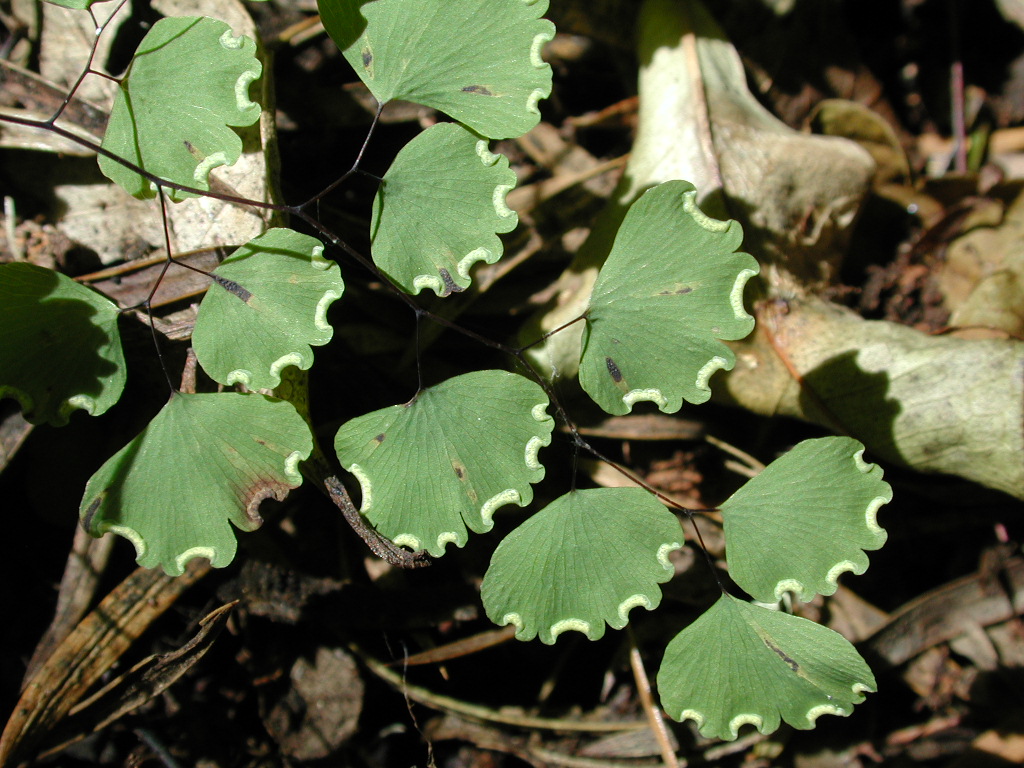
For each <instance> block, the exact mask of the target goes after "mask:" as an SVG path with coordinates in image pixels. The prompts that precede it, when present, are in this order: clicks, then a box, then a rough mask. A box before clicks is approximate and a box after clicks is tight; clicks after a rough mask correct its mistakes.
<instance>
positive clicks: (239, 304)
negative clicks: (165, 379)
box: [192, 228, 345, 390]
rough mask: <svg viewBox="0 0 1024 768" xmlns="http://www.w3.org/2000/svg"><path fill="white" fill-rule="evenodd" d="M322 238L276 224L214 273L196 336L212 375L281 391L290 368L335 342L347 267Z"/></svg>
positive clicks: (198, 350)
mask: <svg viewBox="0 0 1024 768" xmlns="http://www.w3.org/2000/svg"><path fill="white" fill-rule="evenodd" d="M323 250H324V249H323V244H322V243H321V242H320V241H319V240H317V239H316V238H315V237H310V236H308V235H303V234H300V233H298V232H295V231H294V230H291V229H284V228H276V229H270V230H268V231H267V232H265V233H264V234H262V235H260V236H259V237H257V238H254V239H253V240H250V241H249V242H248V243H246V244H245V245H243V246H241V247H240V248H238V250H236V251H235V252H234V253H233V254H231V255H230V256H229V257H228V258H226V259H225V260H224V261H223V262H221V264H220V266H218V267H217V269H215V270H214V272H213V276H214V282H215V283H216V284H215V285H212V286H210V290H209V291H208V292H207V294H206V296H205V297H204V298H203V303H202V304H201V305H200V307H199V314H198V316H197V317H196V325H195V329H194V331H193V334H192V345H193V347H194V349H195V352H196V357H197V358H198V360H199V363H200V365H202V366H203V370H205V371H206V372H207V373H208V374H209V375H210V377H211V378H212V379H213V380H214V381H217V382H219V383H221V384H224V385H228V386H230V385H231V384H236V383H240V384H243V385H245V386H246V387H247V388H248V389H250V390H256V389H274V388H275V387H277V386H278V385H279V384H280V383H281V371H282V370H283V369H285V368H287V367H289V366H295V367H296V368H298V369H300V370H303V371H304V370H308V369H309V368H310V366H312V365H313V350H312V347H313V346H323V345H324V344H326V343H327V342H329V341H330V340H331V338H332V337H333V335H334V328H333V327H332V326H331V324H330V323H328V322H327V310H328V308H329V307H330V305H331V304H332V303H333V302H334V301H336V300H337V299H339V298H341V295H342V293H343V292H344V289H345V285H344V282H343V281H342V279H341V270H340V269H339V268H338V265H337V264H335V263H334V262H333V261H329V260H327V259H325V258H324V257H323Z"/></svg>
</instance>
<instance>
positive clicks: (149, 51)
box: [99, 16, 263, 201]
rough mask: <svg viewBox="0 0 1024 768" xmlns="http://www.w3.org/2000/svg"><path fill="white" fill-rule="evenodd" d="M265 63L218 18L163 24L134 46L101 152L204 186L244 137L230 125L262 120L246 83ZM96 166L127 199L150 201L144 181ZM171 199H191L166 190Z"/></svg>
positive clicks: (107, 164)
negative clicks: (130, 61)
mask: <svg viewBox="0 0 1024 768" xmlns="http://www.w3.org/2000/svg"><path fill="white" fill-rule="evenodd" d="M262 71H263V65H262V64H260V62H259V60H258V59H257V58H256V43H255V42H254V41H253V40H252V39H250V38H248V37H246V36H244V35H240V36H238V37H234V36H233V35H232V34H231V28H230V27H229V26H228V25H227V24H225V23H224V22H223V21H218V20H216V19H210V18H206V17H195V16H178V17H174V18H166V19H161V20H160V21H158V22H157V23H156V24H154V25H153V28H152V29H151V30H149V33H148V34H147V35H146V37H145V38H143V40H142V42H141V43H140V44H139V47H138V50H136V52H135V58H133V59H132V63H131V66H130V67H129V68H128V73H127V74H126V75H125V77H124V79H123V80H122V81H121V85H120V87H119V88H118V89H117V94H116V96H115V99H114V107H113V109H112V110H111V112H110V121H109V122H108V123H107V132H106V134H105V135H104V137H103V148H104V149H105V150H108V151H109V152H111V153H113V154H114V155H116V156H118V157H121V158H124V159H125V160H128V161H130V162H132V163H134V164H135V165H137V166H139V167H140V168H142V169H143V170H146V171H148V172H149V173H152V174H154V175H156V176H159V177H160V178H162V179H166V180H167V181H171V182H174V183H176V184H182V185H184V186H188V187H194V188H197V189H209V175H210V171H212V170H213V169H214V168H216V167H218V166H221V165H232V164H234V163H235V162H236V161H237V160H238V158H239V156H240V155H241V153H242V139H241V138H240V137H239V135H238V134H237V133H235V131H233V130H232V129H231V127H229V126H236V127H241V126H247V125H252V124H253V123H255V122H256V121H257V120H258V119H259V116H260V105H259V104H256V103H255V102H253V101H250V100H249V84H250V83H252V82H253V81H254V80H256V79H257V78H259V76H260V74H261V72H262ZM99 163H100V169H101V170H102V171H103V173H104V174H105V175H106V176H107V178H109V179H110V180H111V181H113V182H114V183H115V184H118V185H120V186H121V187H122V188H124V189H125V190H126V191H127V192H128V193H129V194H131V195H134V196H135V197H138V198H147V197H155V196H156V189H155V187H154V185H153V184H152V183H151V182H150V181H149V180H147V179H145V178H143V177H142V176H140V175H139V174H137V173H135V172H134V171H131V170H129V169H128V168H125V167H124V166H123V165H121V164H120V163H118V162H116V161H114V160H112V159H111V158H109V157H105V156H104V155H100V157H99ZM167 192H168V194H169V195H170V197H171V199H172V200H175V201H178V200H183V199H184V198H186V197H191V195H189V194H187V193H184V192H178V191H176V190H171V189H168V190H167Z"/></svg>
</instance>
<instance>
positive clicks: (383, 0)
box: [317, 0, 555, 139]
mask: <svg viewBox="0 0 1024 768" xmlns="http://www.w3.org/2000/svg"><path fill="white" fill-rule="evenodd" d="M317 7H318V9H319V11H320V16H321V18H322V19H323V23H324V28H325V29H326V30H327V33H328V34H329V35H330V36H331V38H332V39H333V40H334V42H335V43H336V44H337V45H338V47H339V48H340V49H341V51H342V53H343V54H344V56H345V58H346V59H347V60H348V62H349V63H350V64H351V65H352V68H353V69H354V70H355V71H356V74H357V75H358V76H359V78H360V79H361V80H362V81H363V83H364V84H365V85H366V87H367V88H369V89H370V93H372V94H373V96H374V98H376V99H377V101H378V102H380V103H381V104H385V103H387V102H388V101H391V100H392V99H403V100H405V101H412V102H415V103H417V104H423V105H425V106H428V107H433V108H434V109H438V110H440V111H442V112H444V113H445V114H447V115H450V116H451V117H453V118H455V119H456V120H458V121H460V122H462V123H464V124H465V125H467V126H469V127H470V128H472V129H473V130H474V131H476V132H477V133H479V134H481V135H482V136H486V137H488V138H491V139H510V138H514V137H516V136H521V135H523V134H524V133H526V132H527V131H529V130H530V129H531V128H533V127H534V126H535V125H537V123H538V122H539V121H540V111H539V110H538V108H537V103H538V102H539V101H540V100H541V99H545V98H547V97H548V96H549V95H550V94H551V67H550V65H548V64H547V63H545V62H544V60H543V58H541V51H542V50H543V47H544V44H545V43H547V42H548V41H549V40H551V39H552V38H553V37H554V35H555V27H554V25H553V24H552V23H551V22H550V21H548V20H547V19H542V18H540V17H541V16H543V15H544V13H545V12H546V11H547V8H548V2H547V0H457V2H456V1H455V0H447V1H442V2H438V0H376V1H375V2H366V1H365V0H319V1H318V3H317Z"/></svg>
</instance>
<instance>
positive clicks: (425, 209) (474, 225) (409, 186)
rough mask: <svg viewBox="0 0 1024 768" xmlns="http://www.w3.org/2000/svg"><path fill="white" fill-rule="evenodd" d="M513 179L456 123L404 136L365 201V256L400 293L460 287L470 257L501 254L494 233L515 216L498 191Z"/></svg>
mask: <svg viewBox="0 0 1024 768" xmlns="http://www.w3.org/2000/svg"><path fill="white" fill-rule="evenodd" d="M515 185H516V175H515V173H514V172H513V171H512V170H510V169H509V167H508V158H506V157H505V156H503V155H496V154H492V153H491V152H490V151H489V150H488V149H487V141H486V140H484V139H481V138H480V137H479V136H477V135H475V134H473V133H471V132H470V131H468V130H466V129H465V128H463V127H462V126H461V125H458V124H456V123H441V124H439V125H435V126H432V127H431V128H428V129H427V130H425V131H423V133H421V134H419V135H418V136H417V137H416V138H414V139H413V140H412V141H410V142H409V143H408V144H406V145H405V147H404V148H403V149H402V151H401V152H399V153H398V157H396V158H395V162H394V163H393V164H392V165H391V168H389V169H388V172H387V173H386V174H384V183H383V184H382V185H381V187H380V190H379V191H378V192H377V197H376V199H375V200H374V204H373V221H372V223H371V228H370V232H371V236H372V240H373V260H374V261H375V262H376V264H377V266H378V267H380V268H381V270H382V271H383V272H385V273H386V274H387V275H388V277H390V278H391V279H392V280H394V281H395V282H396V283H397V284H398V285H399V286H400V287H401V288H402V290H404V291H405V292H406V293H412V294H416V293H419V292H420V291H421V290H423V289H424V288H429V289H431V290H432V291H433V292H434V293H436V294H437V295H438V296H447V295H448V294H450V293H452V292H456V293H457V292H459V291H463V290H465V289H466V288H467V287H468V286H469V283H470V276H469V270H470V268H471V267H472V266H473V264H475V263H476V262H478V261H482V262H484V263H486V264H493V263H494V262H496V261H497V260H498V259H500V258H501V253H502V244H501V240H500V239H499V238H498V236H497V235H496V234H495V233H496V232H511V231H512V230H513V229H515V226H516V223H517V222H518V221H519V217H518V216H516V214H515V212H514V211H512V210H511V209H510V208H509V207H508V206H507V205H505V195H507V194H508V192H509V190H510V189H512V188H513V187H515Z"/></svg>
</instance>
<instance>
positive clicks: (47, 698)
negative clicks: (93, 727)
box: [0, 561, 210, 766]
mask: <svg viewBox="0 0 1024 768" xmlns="http://www.w3.org/2000/svg"><path fill="white" fill-rule="evenodd" d="M209 567H210V566H209V564H208V563H207V562H206V561H193V562H192V565H191V567H189V568H187V569H186V570H185V573H184V574H183V575H182V576H180V577H178V578H171V577H170V576H167V575H166V574H164V573H163V572H162V571H151V570H148V569H145V568H138V569H136V570H135V571H134V572H133V573H132V574H131V575H130V576H128V578H126V579H125V580H124V581H122V582H121V583H120V584H119V585H118V586H117V587H116V588H115V589H114V591H113V592H111V593H110V594H109V595H107V596H106V597H105V598H104V599H103V600H102V602H100V604H99V605H98V606H97V607H96V609H95V610H93V611H92V612H91V613H90V614H89V615H88V616H86V617H85V618H84V619H83V620H82V621H81V623H79V625H78V626H77V627H75V629H74V631H72V632H71V634H70V635H68V636H67V638H66V639H65V640H64V642H62V643H61V644H60V645H59V646H58V647H57V649H56V651H54V653H53V655H51V656H50V658H49V659H47V660H46V663H45V664H43V665H42V666H41V667H39V669H38V670H37V671H36V673H35V674H34V675H33V676H32V678H31V679H30V680H29V681H28V683H27V684H26V685H25V688H24V690H23V692H22V695H21V698H20V699H19V700H18V704H17V706H16V707H15V708H14V713H13V714H12V715H11V718H10V720H8V722H7V726H6V727H5V728H4V732H3V734H2V735H0V765H8V766H16V765H19V764H21V763H22V762H24V761H26V760H29V759H31V758H32V757H33V755H34V753H35V750H36V748H37V746H38V745H39V744H40V743H41V742H42V741H43V739H44V738H45V737H46V735H47V734H48V733H49V732H50V731H51V730H53V728H54V727H56V726H57V724H58V723H60V722H61V720H63V718H64V717H65V715H67V713H68V712H69V711H70V710H71V709H72V707H74V705H75V704H77V703H78V702H79V701H80V700H81V699H82V697H83V696H84V695H85V694H86V692H87V691H88V690H89V688H90V687H91V686H92V685H93V684H95V683H96V681H98V680H99V679H100V678H101V677H102V676H103V674H104V673H105V672H107V671H108V670H109V669H110V668H111V666H112V665H113V664H114V662H115V661H117V659H118V658H120V657H121V655H122V654H123V653H124V652H125V651H126V650H128V648H129V647H131V645H132V643H133V642H134V641H135V640H136V639H137V638H138V637H139V636H140V635H141V634H142V633H143V632H145V631H146V629H147V628H148V627H149V626H150V625H151V624H152V623H153V622H154V621H155V620H156V619H157V618H158V617H159V616H161V615H162V614H163V613H164V611H166V610H167V609H168V608H170V606H171V605H173V603H174V601H175V600H177V599H178V597H180V596H181V594H182V593H183V592H184V591H185V590H186V589H188V588H189V587H190V586H192V585H193V584H194V583H195V582H197V581H199V580H200V579H201V578H202V577H203V576H204V575H205V574H206V573H207V571H208V570H209Z"/></svg>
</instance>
